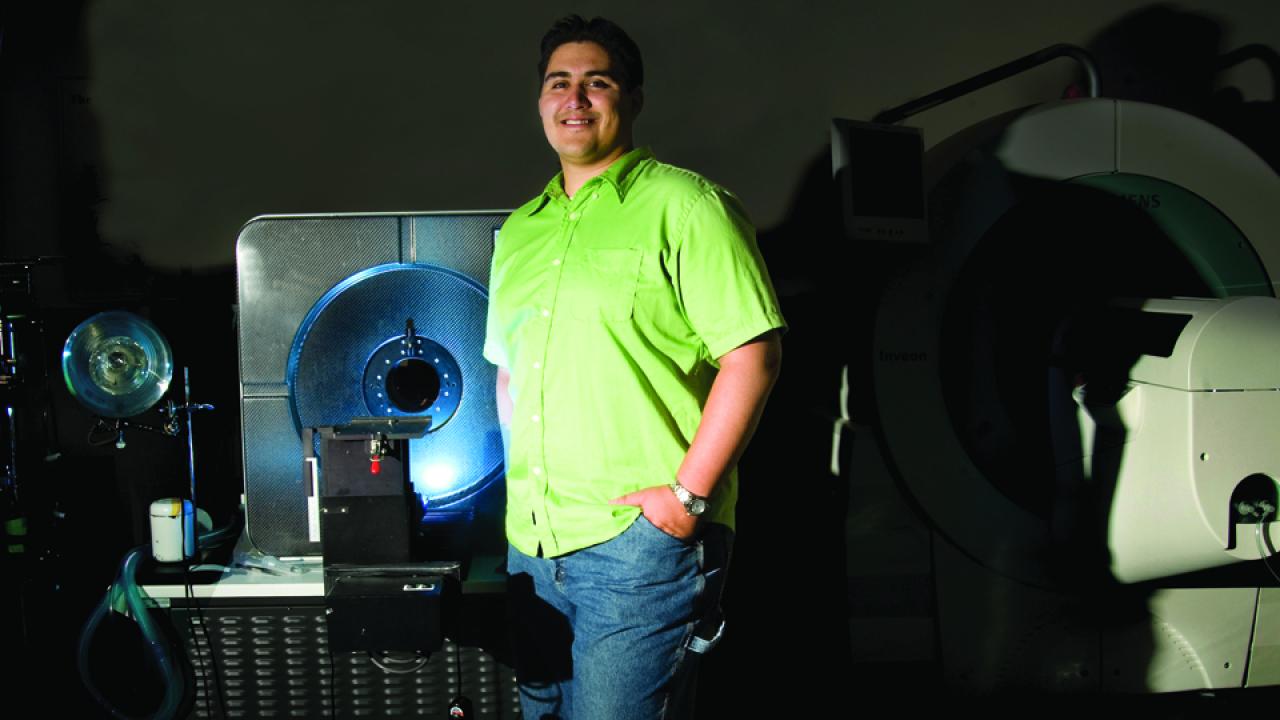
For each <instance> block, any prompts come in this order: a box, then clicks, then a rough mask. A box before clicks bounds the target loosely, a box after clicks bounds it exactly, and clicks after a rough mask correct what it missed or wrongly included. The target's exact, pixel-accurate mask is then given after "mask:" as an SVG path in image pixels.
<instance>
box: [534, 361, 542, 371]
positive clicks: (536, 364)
mask: <svg viewBox="0 0 1280 720" xmlns="http://www.w3.org/2000/svg"><path fill="white" fill-rule="evenodd" d="M533 369H534V370H541V369H542V363H540V362H536V363H534V364H533Z"/></svg>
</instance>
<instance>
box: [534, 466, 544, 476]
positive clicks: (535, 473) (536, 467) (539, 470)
mask: <svg viewBox="0 0 1280 720" xmlns="http://www.w3.org/2000/svg"><path fill="white" fill-rule="evenodd" d="M533 474H534V475H541V474H542V468H540V467H538V466H537V465H534V466H533Z"/></svg>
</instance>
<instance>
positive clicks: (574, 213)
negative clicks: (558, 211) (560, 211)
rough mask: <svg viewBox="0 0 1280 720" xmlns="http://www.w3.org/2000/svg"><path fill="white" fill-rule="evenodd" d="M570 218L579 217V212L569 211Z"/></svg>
mask: <svg viewBox="0 0 1280 720" xmlns="http://www.w3.org/2000/svg"><path fill="white" fill-rule="evenodd" d="M569 219H570V220H577V219H578V213H576V212H571V213H569Z"/></svg>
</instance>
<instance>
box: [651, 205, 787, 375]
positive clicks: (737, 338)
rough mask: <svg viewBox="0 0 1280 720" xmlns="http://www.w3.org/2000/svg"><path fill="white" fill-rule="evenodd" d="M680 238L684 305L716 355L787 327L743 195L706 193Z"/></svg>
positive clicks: (679, 281)
mask: <svg viewBox="0 0 1280 720" xmlns="http://www.w3.org/2000/svg"><path fill="white" fill-rule="evenodd" d="M677 240H678V242H679V247H678V249H677V251H676V256H677V259H678V262H677V267H678V277H677V280H676V282H677V285H678V288H679V295H680V302H681V306H682V308H683V310H684V314H685V317H686V318H687V319H688V321H689V324H690V326H691V327H692V328H693V330H694V332H695V333H697V334H698V336H699V337H701V338H702V341H703V344H705V345H706V348H707V353H708V355H709V356H710V358H711V359H713V360H715V359H718V358H720V357H722V356H723V355H725V354H726V353H728V352H729V351H730V350H733V349H734V348H736V347H738V346H740V345H743V344H744V343H746V342H748V341H750V340H751V339H753V338H755V337H757V336H759V335H762V334H764V333H766V332H768V331H770V330H775V329H781V330H785V329H786V322H785V321H784V320H783V318H782V312H781V310H780V309H779V307H778V298H777V294H776V293H775V292H774V289H773V284H772V283H771V282H770V280H769V273H768V270H767V269H766V268H765V265H764V259H763V258H762V257H761V255H760V249H759V247H758V246H757V245H756V237H755V228H754V227H752V225H751V221H750V220H748V219H747V215H746V212H745V211H744V210H743V208H742V205H741V204H740V203H739V202H738V200H737V198H735V197H734V196H733V195H731V194H730V193H728V192H727V191H725V190H723V189H720V188H715V189H712V190H708V191H706V192H704V193H703V194H702V195H701V196H700V197H698V198H697V200H696V201H695V202H694V203H693V205H692V207H691V208H690V210H689V214H688V217H687V218H686V220H685V221H684V223H683V226H682V228H681V230H680V231H679V232H678V233H677Z"/></svg>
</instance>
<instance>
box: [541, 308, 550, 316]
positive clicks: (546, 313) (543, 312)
mask: <svg viewBox="0 0 1280 720" xmlns="http://www.w3.org/2000/svg"><path fill="white" fill-rule="evenodd" d="M542 317H551V311H550V310H548V309H546V308H543V309H542Z"/></svg>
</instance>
